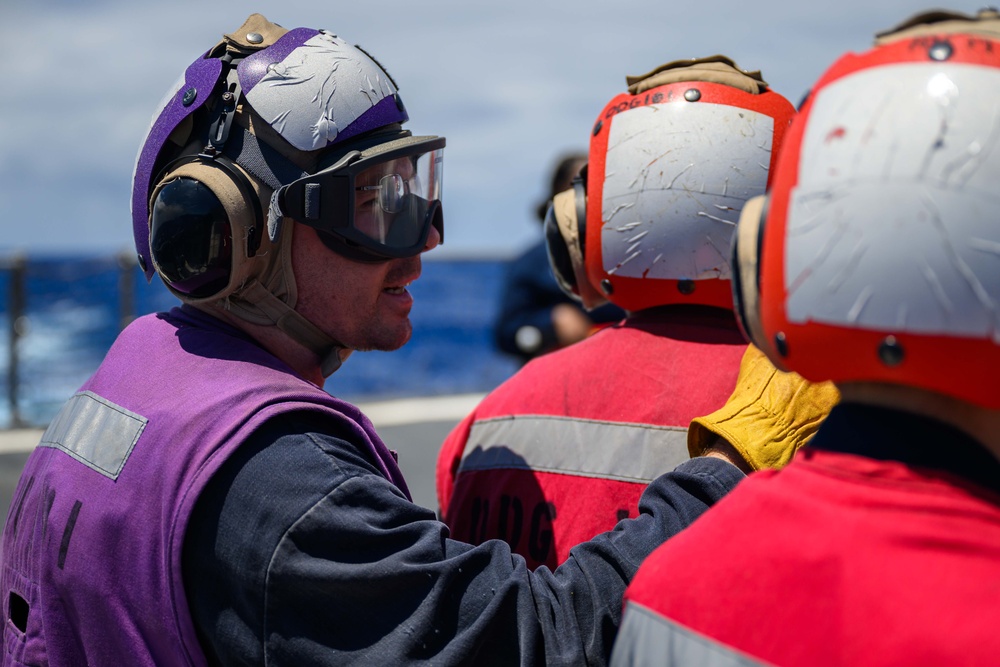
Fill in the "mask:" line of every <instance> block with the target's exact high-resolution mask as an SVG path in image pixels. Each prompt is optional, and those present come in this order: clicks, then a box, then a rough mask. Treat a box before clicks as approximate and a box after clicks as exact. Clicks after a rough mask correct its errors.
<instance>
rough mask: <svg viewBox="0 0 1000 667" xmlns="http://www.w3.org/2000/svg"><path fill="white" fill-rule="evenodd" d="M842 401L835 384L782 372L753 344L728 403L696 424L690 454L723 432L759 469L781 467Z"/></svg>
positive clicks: (690, 431)
mask: <svg viewBox="0 0 1000 667" xmlns="http://www.w3.org/2000/svg"><path fill="white" fill-rule="evenodd" d="M839 400H840V392H839V391H837V388H836V387H834V386H833V383H830V382H820V383H813V382H807V381H806V380H804V379H803V378H802V376H800V375H799V374H798V373H786V372H783V371H779V370H778V369H776V368H775V367H774V365H773V364H771V362H770V360H769V359H768V358H767V357H766V356H764V353H762V352H761V351H760V350H758V349H757V348H756V347H754V346H753V345H750V346H749V347H748V348H747V351H746V353H745V354H744V355H743V360H742V361H741V362H740V374H739V377H738V378H737V380H736V389H735V390H734V391H733V394H732V396H730V397H729V400H728V401H727V402H726V404H725V405H724V406H722V407H721V408H719V409H718V410H716V411H715V412H713V413H712V414H709V415H705V416H704V417H697V418H696V419H694V421H692V422H691V426H690V428H689V429H688V452H690V454H691V456H699V455H701V454H703V453H704V451H705V450H706V448H708V447H709V446H710V445H711V444H712V442H713V441H714V440H715V437H716V436H720V437H722V438H723V439H725V440H726V441H727V442H729V444H731V445H732V446H733V447H734V448H735V449H736V451H737V452H739V454H740V456H742V457H743V458H744V459H746V461H747V463H748V464H749V465H750V467H751V468H753V469H754V470H761V469H763V468H780V467H782V466H783V465H785V464H786V463H788V462H789V461H791V460H792V456H793V455H794V454H795V451H796V450H797V449H798V448H799V447H801V446H802V445H804V444H806V442H808V441H809V439H810V438H811V437H812V436H813V434H814V433H815V432H816V429H818V428H819V425H820V424H821V423H822V421H823V419H825V418H826V415H827V414H829V412H830V410H831V409H832V408H833V406H834V405H836V403H837V401H839Z"/></svg>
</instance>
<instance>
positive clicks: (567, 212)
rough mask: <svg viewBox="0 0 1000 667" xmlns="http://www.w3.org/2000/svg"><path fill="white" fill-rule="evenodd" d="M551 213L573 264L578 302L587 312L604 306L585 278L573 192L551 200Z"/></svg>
mask: <svg viewBox="0 0 1000 667" xmlns="http://www.w3.org/2000/svg"><path fill="white" fill-rule="evenodd" d="M552 213H553V215H555V218H556V225H557V226H558V227H559V234H560V235H561V236H562V238H563V241H565V242H566V247H567V249H568V250H569V259H570V262H571V263H572V264H573V276H574V277H575V278H576V289H577V292H579V296H580V301H581V302H582V303H583V307H584V308H586V309H587V310H593V309H594V308H597V307H598V306H601V305H604V304H605V303H607V302H608V300H607V299H606V298H605V297H604V295H602V294H601V293H600V292H598V291H597V290H596V289H594V286H593V285H591V284H590V279H589V278H588V277H587V265H586V263H585V260H584V256H583V252H582V250H581V249H580V225H579V222H578V221H577V219H576V193H575V191H574V190H572V189H570V190H564V191H563V192H560V193H558V194H556V196H555V197H553V198H552Z"/></svg>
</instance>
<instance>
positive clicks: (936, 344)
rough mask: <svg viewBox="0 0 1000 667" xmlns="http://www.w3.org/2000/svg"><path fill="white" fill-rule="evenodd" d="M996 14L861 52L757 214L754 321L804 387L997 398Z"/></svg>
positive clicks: (746, 293)
mask: <svg viewBox="0 0 1000 667" xmlns="http://www.w3.org/2000/svg"><path fill="white" fill-rule="evenodd" d="M998 176H1000V18H998V15H997V13H996V12H994V11H985V12H983V13H981V14H980V15H979V16H978V17H968V16H964V15H960V14H949V13H943V12H937V13H934V14H926V15H922V16H919V17H916V18H915V19H913V20H911V21H909V22H907V23H905V24H903V25H902V26H900V27H899V28H897V29H896V30H894V31H892V32H890V33H885V34H883V35H881V36H880V39H879V41H878V42H877V46H876V47H875V48H874V49H872V50H870V51H868V52H865V53H861V54H848V55H846V56H844V57H842V58H841V59H840V60H838V61H837V62H836V63H835V64H834V65H833V66H832V67H831V68H830V69H829V70H828V71H827V72H826V73H825V74H824V75H823V76H822V77H821V78H820V80H819V81H818V83H817V84H816V85H815V87H814V88H813V91H812V93H811V94H810V97H809V99H808V101H807V102H806V104H805V105H804V106H803V108H802V110H801V113H800V114H799V116H798V117H797V118H796V120H795V121H794V123H793V125H792V128H791V130H790V132H789V134H788V137H787V138H786V140H785V146H784V148H783V150H782V154H781V157H780V160H779V163H778V165H777V168H776V170H775V174H774V178H773V183H772V188H771V191H770V193H769V195H768V197H767V198H766V202H765V201H755V202H752V203H751V204H750V205H748V206H747V207H746V208H745V209H744V213H743V216H742V218H741V221H740V229H739V234H738V240H737V248H736V255H737V258H738V259H737V263H738V279H739V280H738V282H739V284H738V285H736V291H737V297H738V301H739V302H740V303H739V307H738V311H739V312H740V313H741V316H742V322H743V326H744V329H745V331H746V332H747V333H748V334H749V336H750V337H751V338H752V339H753V340H754V342H755V343H756V344H757V345H758V346H759V347H761V348H762V349H764V350H765V351H766V352H767V353H768V355H769V356H770V357H771V359H772V360H773V361H774V362H775V363H776V364H777V365H779V366H781V367H783V368H785V369H787V370H793V371H796V372H798V373H800V374H801V375H803V376H804V377H806V378H807V379H809V380H813V381H820V380H833V381H834V382H841V383H843V382H882V383H891V384H897V385H906V386H911V387H918V388H921V389H925V390H929V391H933V392H937V393H941V394H944V395H948V396H952V397H955V398H958V399H961V400H964V401H967V402H970V403H973V404H977V405H981V406H984V407H988V408H992V409H997V408H1000V388H998V385H997V380H996V378H997V375H998V373H1000V219H998V217H997V211H998V210H1000V197H998V195H997V189H996V188H997V178H998Z"/></svg>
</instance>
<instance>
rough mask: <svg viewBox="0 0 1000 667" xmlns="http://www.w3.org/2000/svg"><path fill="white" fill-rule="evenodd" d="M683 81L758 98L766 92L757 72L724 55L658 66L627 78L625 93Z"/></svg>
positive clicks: (764, 82) (677, 61)
mask: <svg viewBox="0 0 1000 667" xmlns="http://www.w3.org/2000/svg"><path fill="white" fill-rule="evenodd" d="M682 81H705V82H708V83H721V84H724V85H727V86H732V87H733V88H738V89H739V90H742V91H745V92H747V93H750V94H751V95H759V94H760V93H763V92H764V91H765V90H767V82H766V81H764V79H762V78H761V75H760V72H758V71H753V72H751V71H748V70H742V69H740V68H739V67H737V66H736V63H735V62H733V61H732V60H731V59H730V58H727V57H726V56H719V55H717V56H708V57H707V58H692V59H689V60H674V61H673V62H669V63H667V64H666V65H660V66H659V67H657V68H656V69H654V70H653V71H652V72H648V73H646V74H642V75H640V76H627V77H625V82H626V83H627V84H628V92H630V93H631V94H633V95H638V94H639V93H642V92H645V91H647V90H649V89H651V88H656V87H658V86H665V85H667V84H668V83H680V82H682Z"/></svg>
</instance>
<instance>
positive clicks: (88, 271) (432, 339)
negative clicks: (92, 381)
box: [0, 256, 517, 428]
mask: <svg viewBox="0 0 1000 667" xmlns="http://www.w3.org/2000/svg"><path fill="white" fill-rule="evenodd" d="M506 266H507V263H506V261H504V260H501V259H443V260H425V261H424V270H423V275H422V276H421V278H420V279H419V280H418V281H416V282H415V283H413V285H411V286H410V292H411V293H412V294H413V297H414V299H415V303H414V306H413V311H412V313H411V321H412V322H413V337H412V339H411V340H410V342H409V343H408V344H407V345H406V346H404V347H403V348H402V349H400V350H397V351H395V352H365V353H355V354H354V355H352V356H351V358H350V359H349V360H348V361H347V363H346V364H344V366H343V367H342V368H341V369H340V370H339V371H337V372H336V373H335V374H334V375H333V376H331V377H330V378H329V379H328V381H327V383H326V390H327V391H329V392H330V393H331V394H334V395H336V396H339V397H341V398H345V399H347V400H351V401H365V400H378V399H388V398H403V397H412V396H433V395H446V394H461V393H475V392H486V391H489V390H490V389H492V388H493V387H495V386H496V385H497V384H499V383H500V382H502V381H503V380H504V379H506V378H507V377H509V376H510V375H511V374H512V373H513V372H514V371H515V370H516V368H517V364H516V362H515V361H513V360H512V359H511V358H510V357H507V356H505V355H503V354H501V353H500V352H498V351H497V350H496V349H495V348H494V346H493V338H492V326H493V321H494V318H495V316H496V310H497V307H498V303H499V296H500V289H501V284H502V280H503V274H504V271H505V270H506ZM11 276H12V274H11V271H10V270H9V267H7V266H6V265H5V266H3V268H2V269H0V294H3V295H4V299H3V302H2V303H3V311H2V312H0V378H2V380H0V428H11V427H16V426H44V425H45V424H47V423H48V421H49V420H50V419H51V418H52V417H53V416H54V415H55V413H56V412H57V411H58V410H59V407H60V406H61V405H62V403H63V402H64V401H65V400H66V399H67V398H68V397H69V396H70V395H72V394H73V392H74V391H75V390H76V389H77V388H78V387H79V386H80V385H81V384H82V383H83V382H84V380H86V379H87V377H88V376H89V375H90V374H91V373H92V372H93V371H94V369H96V368H97V366H98V365H99V364H100V362H101V360H102V359H103V357H104V354H105V353H106V352H107V350H108V348H109V347H110V346H111V343H112V342H113V341H114V339H115V336H116V335H117V333H118V331H119V329H120V326H121V325H122V322H123V318H124V319H125V321H127V318H128V317H130V316H139V315H143V314H146V313H150V312H156V311H160V310H166V309H169V308H171V307H173V306H175V305H177V304H178V301H177V300H176V298H175V297H173V296H172V295H171V294H170V293H169V292H168V291H167V290H166V288H165V287H164V286H163V285H162V283H160V282H159V279H158V278H155V277H154V279H153V282H152V283H149V284H147V283H146V280H145V278H144V277H143V275H142V273H141V272H140V271H139V269H138V268H136V267H135V266H134V265H128V264H126V265H125V267H124V268H123V266H122V265H121V264H120V263H119V259H118V258H117V257H115V256H101V257H89V256H86V257H85V256H76V257H71V256H58V257H56V256H48V257H33V256H28V257H27V259H26V270H25V279H24V290H23V294H24V300H25V303H24V310H23V313H24V315H23V317H21V318H19V319H18V320H17V321H16V322H14V323H12V322H11V316H10V315H11V288H12V282H13V281H12V277H11ZM14 326H16V329H17V330H18V331H19V332H20V335H19V336H18V337H17V350H16V351H17V355H16V361H14V362H13V367H12V359H13V357H12V355H11V354H10V341H11V336H12V334H11V331H12V329H13V328H14ZM12 368H13V371H14V372H13V373H12V372H11V371H12ZM12 387H13V397H14V400H13V401H12Z"/></svg>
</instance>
